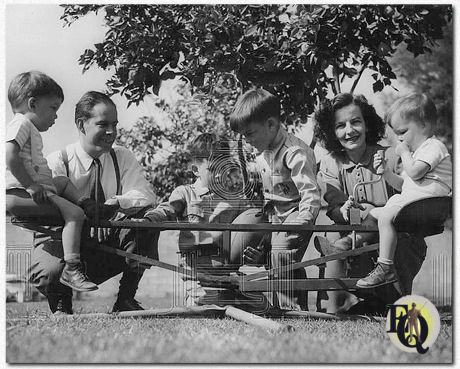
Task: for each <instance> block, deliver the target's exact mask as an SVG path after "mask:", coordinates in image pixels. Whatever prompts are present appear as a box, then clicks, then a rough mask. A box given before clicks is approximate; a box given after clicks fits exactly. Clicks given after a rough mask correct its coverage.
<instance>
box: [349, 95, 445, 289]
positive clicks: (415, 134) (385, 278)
mask: <svg viewBox="0 0 460 369" xmlns="http://www.w3.org/2000/svg"><path fill="white" fill-rule="evenodd" d="M436 121H437V111H436V106H435V104H434V103H433V101H432V100H431V99H430V98H429V97H428V96H426V95H425V94H410V95H408V96H405V97H402V98H400V99H398V100H397V101H396V102H395V103H394V104H393V105H392V106H391V108H390V110H389V112H388V114H387V122H388V124H389V125H390V126H391V128H392V129H393V131H394V133H395V134H396V136H397V138H398V140H399V143H398V145H397V146H396V150H395V151H396V154H397V155H399V156H400V157H401V160H402V166H403V172H402V174H401V176H398V175H396V174H395V173H393V172H392V171H391V170H389V168H387V167H386V165H385V164H386V163H385V160H384V158H383V157H382V156H381V155H378V154H376V156H375V157H374V166H375V168H378V167H382V168H383V176H384V178H385V180H386V181H387V182H388V183H390V184H392V186H393V187H395V188H399V189H401V194H397V195H393V196H392V197H390V199H389V200H388V202H387V203H386V204H385V206H384V207H380V208H374V209H372V210H371V211H370V214H369V216H368V217H367V218H366V219H365V220H364V222H365V223H366V224H370V223H372V222H374V224H375V222H377V223H378V228H379V258H378V260H377V261H378V263H377V266H376V268H375V269H374V270H373V271H371V272H370V273H369V275H368V276H366V277H365V278H362V279H360V280H359V281H358V282H357V284H356V285H357V286H358V287H360V288H373V287H377V286H380V285H383V284H386V283H391V282H395V281H397V275H396V271H395V268H394V264H393V259H394V254H395V251H396V241H397V233H396V229H395V225H394V220H395V217H396V216H397V214H398V213H399V211H400V210H401V209H402V208H403V207H404V206H405V205H407V204H409V203H410V202H413V201H415V200H419V199H423V198H428V197H436V196H448V195H450V194H451V192H452V161H451V157H450V155H449V152H448V151H447V148H446V146H445V145H444V144H443V143H442V142H441V141H440V140H438V139H437V138H435V137H434V136H433V131H434V128H435V125H436Z"/></svg>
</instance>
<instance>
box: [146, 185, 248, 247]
mask: <svg viewBox="0 0 460 369" xmlns="http://www.w3.org/2000/svg"><path fill="white" fill-rule="evenodd" d="M247 208H248V206H247V201H245V200H225V199H223V198H222V197H220V196H218V195H216V194H215V193H212V192H210V191H209V189H208V188H207V187H204V186H203V185H202V183H201V181H200V179H197V180H196V181H195V183H193V184H191V185H184V186H179V187H177V188H176V189H174V191H173V192H172V194H171V196H170V197H169V200H168V201H167V202H164V203H162V204H160V205H158V207H157V208H155V209H153V210H149V211H148V212H147V213H146V214H145V216H144V217H146V218H149V219H150V220H151V221H152V222H163V221H174V220H179V221H185V222H188V223H203V224H209V223H231V222H232V221H233V220H234V219H235V218H236V217H237V216H238V215H239V214H240V213H242V212H243V211H244V210H246V209H247ZM211 244H214V245H219V246H220V245H221V244H222V232H220V231H205V230H203V231H189V230H181V231H180V232H179V247H180V248H181V249H183V248H187V247H191V246H197V245H211Z"/></svg>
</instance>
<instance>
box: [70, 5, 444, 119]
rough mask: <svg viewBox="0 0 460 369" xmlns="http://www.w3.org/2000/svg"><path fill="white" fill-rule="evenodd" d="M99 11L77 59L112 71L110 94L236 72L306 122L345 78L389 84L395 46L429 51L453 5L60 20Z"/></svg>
mask: <svg viewBox="0 0 460 369" xmlns="http://www.w3.org/2000/svg"><path fill="white" fill-rule="evenodd" d="M98 11H104V12H105V15H104V21H105V25H106V27H107V32H106V34H105V38H104V40H102V42H100V43H97V44H96V45H94V48H92V49H86V50H85V51H84V53H83V54H82V55H81V58H80V60H79V62H80V64H82V65H83V70H84V71H85V70H87V69H89V68H90V67H92V66H94V65H97V66H99V67H100V68H103V69H112V70H113V75H112V76H111V77H110V79H109V80H108V81H107V87H108V89H109V92H110V93H120V94H122V95H125V96H126V97H127V98H128V100H129V103H139V102H140V101H142V100H143V98H144V96H145V95H146V94H157V93H158V90H159V88H160V85H161V82H162V81H163V80H166V79H169V78H172V77H175V76H176V75H177V74H179V75H181V76H183V77H184V78H186V79H187V80H188V81H190V83H191V85H192V86H193V88H194V89H195V92H201V93H204V94H206V95H207V96H210V99H212V93H213V89H214V87H215V86H216V81H217V80H218V79H219V78H221V77H222V76H230V77H231V78H233V81H234V83H235V86H237V87H238V88H239V90H242V91H244V90H246V89H248V88H249V87H252V86H262V87H264V88H266V89H268V90H270V91H272V92H273V93H275V94H276V95H278V96H279V97H280V99H281V103H282V107H283V118H284V119H285V120H286V122H287V123H288V124H298V123H299V122H302V121H305V120H306V117H307V116H308V114H310V113H311V112H312V111H313V109H314V106H315V104H316V103H317V102H318V100H319V99H321V98H323V97H324V96H325V95H326V93H327V91H328V89H329V88H331V89H332V91H334V93H336V92H339V91H340V90H341V82H342V81H343V79H344V78H353V79H354V81H355V82H354V84H353V88H354V87H356V84H357V83H358V81H359V79H360V77H361V75H362V73H363V71H364V70H365V69H366V68H370V69H371V70H373V71H374V73H373V74H372V76H373V78H374V80H375V82H374V83H373V88H374V91H381V90H382V89H383V88H384V86H386V85H391V81H392V79H395V78H396V75H395V74H394V72H393V70H392V67H391V65H390V64H389V62H388V58H389V57H390V56H391V55H393V54H394V53H395V51H396V49H397V48H398V47H399V46H400V45H401V44H405V45H406V47H407V50H408V51H409V52H410V53H411V54H413V55H414V56H417V55H419V54H424V53H426V52H429V51H430V50H431V48H432V46H433V44H434V42H435V41H436V40H439V39H441V38H442V37H443V32H442V30H443V27H444V26H445V25H446V24H447V23H448V22H450V20H451V17H452V7H451V6H449V5H439V6H436V5H433V6H432V5H421V6H414V5H388V6H385V5H369V6H361V5H305V4H296V5H215V6H209V5H64V14H63V16H62V19H63V20H64V22H65V24H66V25H71V24H72V23H73V22H75V21H76V20H77V19H79V18H80V17H82V16H84V15H86V14H88V13H90V12H98Z"/></svg>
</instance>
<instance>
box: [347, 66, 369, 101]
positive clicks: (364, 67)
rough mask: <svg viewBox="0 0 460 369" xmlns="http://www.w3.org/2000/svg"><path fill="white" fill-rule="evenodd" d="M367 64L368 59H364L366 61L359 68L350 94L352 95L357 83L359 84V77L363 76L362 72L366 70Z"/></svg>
mask: <svg viewBox="0 0 460 369" xmlns="http://www.w3.org/2000/svg"><path fill="white" fill-rule="evenodd" d="M368 64H369V58H367V59H366V61H365V62H364V63H363V65H362V67H361V70H360V71H359V73H358V76H357V77H356V79H355V81H354V82H353V86H351V90H350V93H351V94H352V93H353V91H354V90H355V88H356V86H357V84H358V82H359V79H360V78H361V76H362V75H363V73H364V71H365V70H366V68H367V65H368Z"/></svg>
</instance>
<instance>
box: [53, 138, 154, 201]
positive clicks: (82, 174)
mask: <svg viewBox="0 0 460 369" xmlns="http://www.w3.org/2000/svg"><path fill="white" fill-rule="evenodd" d="M113 149H114V150H115V154H116V156H117V160H118V166H119V168H120V185H121V195H117V181H116V175H115V167H114V164H113V160H112V157H111V156H110V153H104V154H102V155H101V156H100V157H99V160H100V162H101V185H102V189H103V190H104V195H105V198H106V199H109V198H116V199H117V200H118V203H119V204H120V207H121V208H122V209H128V208H131V207H143V206H147V205H151V204H153V203H154V200H155V195H154V193H153V189H152V187H151V185H150V184H149V182H147V180H146V179H145V177H144V175H143V173H142V168H141V166H140V165H139V163H138V162H137V160H136V158H135V157H134V155H133V154H132V153H131V152H130V151H129V150H127V149H125V148H124V147H120V146H113ZM66 150H67V158H68V163H69V178H70V180H71V181H72V183H73V184H74V185H75V187H77V189H78V190H79V191H81V194H82V195H83V196H88V197H89V196H90V191H91V186H92V184H93V181H94V175H95V168H94V166H95V165H94V164H93V158H92V157H91V156H90V155H88V153H86V152H85V151H84V150H83V148H82V146H81V144H80V142H76V143H73V144H70V145H68V146H67V147H66ZM47 159H48V163H49V166H50V168H51V170H52V172H53V176H54V177H55V176H67V173H66V168H65V165H64V160H63V158H62V153H61V151H56V152H53V153H51V154H50V155H49V156H48V157H47ZM93 168H94V169H93Z"/></svg>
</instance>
